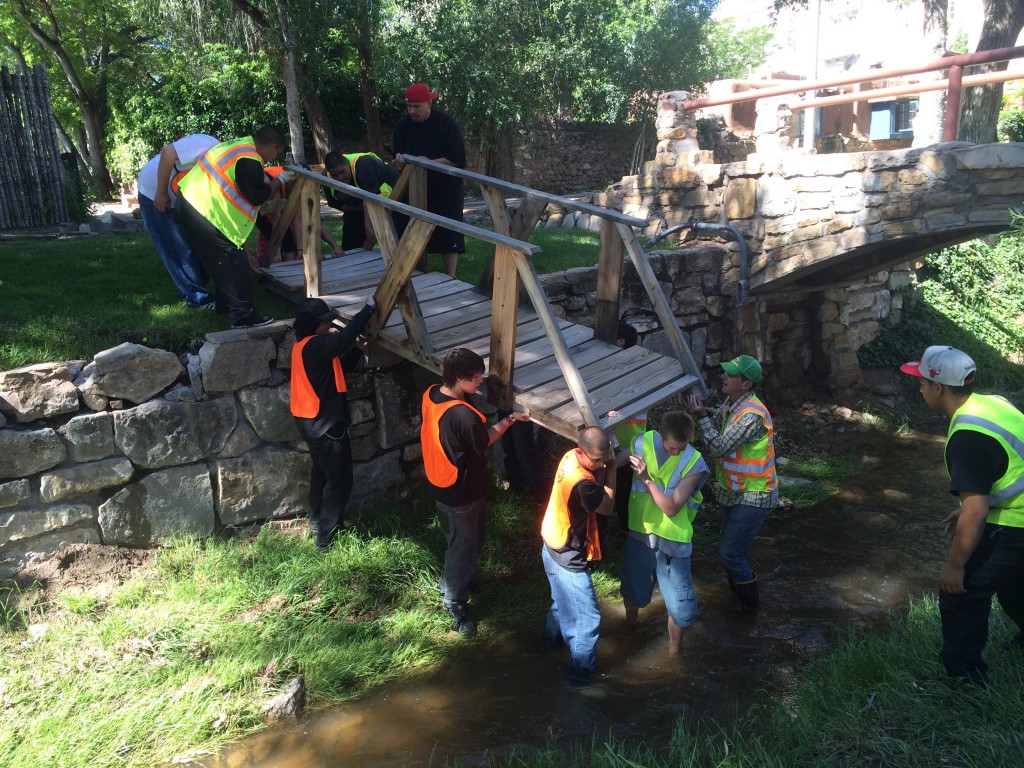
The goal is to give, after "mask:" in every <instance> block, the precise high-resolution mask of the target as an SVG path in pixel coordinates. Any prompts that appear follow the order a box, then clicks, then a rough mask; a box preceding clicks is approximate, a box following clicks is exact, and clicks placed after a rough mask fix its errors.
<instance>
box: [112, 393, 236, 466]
mask: <svg viewBox="0 0 1024 768" xmlns="http://www.w3.org/2000/svg"><path fill="white" fill-rule="evenodd" d="M236 418H237V414H236V410H235V400H234V398H232V397H220V398H217V399H216V400H207V401H205V402H202V403H168V402H163V401H157V400H154V401H152V402H149V403H143V404H142V405H140V406H138V407H136V408H130V409H128V410H125V411H116V412H115V413H114V442H115V443H116V445H117V447H118V448H119V449H120V450H121V451H122V452H123V453H124V454H125V455H126V456H127V457H128V458H129V459H131V460H132V462H133V463H134V464H136V465H138V466H140V467H146V468H149V469H156V468H158V467H169V466H174V465H179V464H191V463H193V462H195V461H199V460H201V459H205V458H206V457H207V456H213V455H215V454H217V453H219V452H220V450H221V449H222V448H223V447H224V444H225V442H226V441H227V439H228V436H229V435H230V434H231V432H232V430H234V428H235V421H236Z"/></svg>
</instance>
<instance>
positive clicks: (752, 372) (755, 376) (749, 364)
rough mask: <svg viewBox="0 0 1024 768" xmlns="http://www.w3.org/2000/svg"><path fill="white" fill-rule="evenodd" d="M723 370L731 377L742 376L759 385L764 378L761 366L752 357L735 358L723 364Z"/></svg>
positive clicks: (741, 356)
mask: <svg viewBox="0 0 1024 768" xmlns="http://www.w3.org/2000/svg"><path fill="white" fill-rule="evenodd" d="M722 370H723V371H725V372H726V373H728V374H729V375H730V376H742V377H743V378H745V379H747V380H749V381H752V382H754V383H755V384H757V383H758V382H760V381H761V379H763V378H764V373H762V371H761V364H760V363H759V362H757V360H756V359H755V358H753V357H751V356H750V355H740V356H739V357H734V358H733V359H732V360H730V361H729V362H727V363H722Z"/></svg>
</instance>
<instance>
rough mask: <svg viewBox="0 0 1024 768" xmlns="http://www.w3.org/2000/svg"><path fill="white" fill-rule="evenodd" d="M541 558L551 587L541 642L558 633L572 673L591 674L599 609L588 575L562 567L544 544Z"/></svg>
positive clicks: (595, 656) (556, 635)
mask: <svg viewBox="0 0 1024 768" xmlns="http://www.w3.org/2000/svg"><path fill="white" fill-rule="evenodd" d="M540 557H541V560H542V561H543V562H544V573H546V574H547V577H548V583H549V584H550V585H551V609H550V610H549V611H548V618H547V622H546V623H545V624H544V640H545V641H546V642H550V641H552V640H554V639H555V638H556V637H558V635H559V634H561V635H562V639H563V640H565V644H566V646H567V647H568V648H569V655H570V656H571V657H572V668H573V672H576V673H582V674H584V675H592V674H594V666H595V665H596V663H597V638H598V635H599V634H600V632H601V609H600V608H599V607H598V604H597V593H595V592H594V582H593V581H592V580H591V578H590V572H589V571H570V570H567V569H565V568H563V567H562V566H560V565H559V564H558V563H556V562H555V561H554V559H553V558H552V557H551V555H550V554H548V548H547V547H546V546H544V545H543V544H542V545H541V551H540Z"/></svg>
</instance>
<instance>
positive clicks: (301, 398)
mask: <svg viewBox="0 0 1024 768" xmlns="http://www.w3.org/2000/svg"><path fill="white" fill-rule="evenodd" d="M312 338H313V337H312V336H307V337H306V338H304V339H303V340H302V341H297V342H295V344H294V346H292V383H291V406H290V407H291V412H292V416H295V417H296V418H299V419H315V418H316V417H317V416H319V415H320V398H319V397H318V396H317V394H316V391H315V390H314V389H313V385H312V384H311V383H310V382H309V375H308V374H307V373H306V365H305V363H304V362H303V360H302V350H303V349H305V348H306V345H307V344H308V343H309V340H310V339H312ZM331 364H332V366H333V367H334V386H335V387H336V388H337V391H338V392H339V393H340V392H347V391H348V386H347V385H346V384H345V372H344V371H343V370H342V369H341V360H339V359H338V358H334V360H333V361H332V362H331Z"/></svg>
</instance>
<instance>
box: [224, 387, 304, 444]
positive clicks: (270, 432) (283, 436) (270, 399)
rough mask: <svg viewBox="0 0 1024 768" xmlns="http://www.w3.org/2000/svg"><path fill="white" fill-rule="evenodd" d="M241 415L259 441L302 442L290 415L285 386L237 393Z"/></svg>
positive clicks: (289, 397) (252, 388)
mask: <svg viewBox="0 0 1024 768" xmlns="http://www.w3.org/2000/svg"><path fill="white" fill-rule="evenodd" d="M238 402H239V404H240V405H241V406H242V413H243V414H244V415H245V418H246V420H247V421H248V422H249V423H250V424H251V425H252V428H253V429H254V430H255V431H256V434H257V435H259V436H260V438H261V439H262V440H266V441H268V442H272V443H285V442H291V441H293V440H299V439H301V436H300V435H299V430H298V429H297V428H296V426H295V419H294V417H293V416H292V413H291V409H290V406H291V396H290V387H289V385H288V384H281V385H279V386H276V387H246V388H245V389H242V390H239V392H238Z"/></svg>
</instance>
